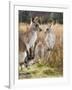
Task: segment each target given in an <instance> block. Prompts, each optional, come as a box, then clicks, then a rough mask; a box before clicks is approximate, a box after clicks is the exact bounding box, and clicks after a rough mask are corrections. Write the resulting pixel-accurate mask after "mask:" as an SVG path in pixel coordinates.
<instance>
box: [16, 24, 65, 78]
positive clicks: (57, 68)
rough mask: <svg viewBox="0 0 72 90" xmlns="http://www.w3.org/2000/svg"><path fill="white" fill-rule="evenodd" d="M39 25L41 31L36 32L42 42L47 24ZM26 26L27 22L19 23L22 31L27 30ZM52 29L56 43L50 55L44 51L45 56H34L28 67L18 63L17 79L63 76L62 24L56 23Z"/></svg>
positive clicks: (27, 26)
mask: <svg viewBox="0 0 72 90" xmlns="http://www.w3.org/2000/svg"><path fill="white" fill-rule="evenodd" d="M40 27H41V28H42V30H43V31H42V32H38V39H39V40H42V42H44V41H43V40H44V37H45V34H44V31H45V29H46V28H47V24H42V25H40ZM28 28H29V25H28V24H25V23H20V24H19V30H20V31H22V32H24V33H25V32H27V30H28ZM52 29H53V30H54V33H55V35H56V43H55V46H54V48H53V50H52V51H51V52H50V55H49V53H48V52H45V55H46V57H41V58H36V59H37V60H35V63H33V64H31V63H32V61H31V62H30V65H29V66H28V68H26V67H25V66H24V65H22V66H20V65H19V68H18V70H19V79H24V78H42V77H62V76H63V25H62V24H58V23H57V24H55V25H53V26H52ZM21 68H22V69H21Z"/></svg>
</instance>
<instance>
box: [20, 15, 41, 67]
mask: <svg viewBox="0 0 72 90" xmlns="http://www.w3.org/2000/svg"><path fill="white" fill-rule="evenodd" d="M28 29H29V30H28V31H27V32H26V33H24V32H21V31H20V32H19V43H20V42H21V45H22V46H23V47H24V49H23V50H24V51H23V52H26V53H24V56H25V57H24V59H25V60H24V63H25V65H26V67H27V66H28V62H29V61H30V60H31V59H33V58H34V56H35V47H36V43H37V42H36V40H37V31H41V29H40V27H39V18H38V17H35V18H32V20H31V23H30V27H29V28H28ZM21 45H20V46H21ZM20 46H19V48H20Z"/></svg>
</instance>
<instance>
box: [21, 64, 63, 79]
mask: <svg viewBox="0 0 72 90" xmlns="http://www.w3.org/2000/svg"><path fill="white" fill-rule="evenodd" d="M19 73H20V75H19V79H23V78H42V77H61V76H62V75H63V73H62V72H60V71H59V70H58V69H57V68H54V67H53V68H52V67H50V66H48V65H45V64H41V63H35V64H33V65H31V66H29V67H28V68H25V67H23V69H22V70H20V69H19Z"/></svg>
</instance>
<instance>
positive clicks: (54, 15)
mask: <svg viewBox="0 0 72 90" xmlns="http://www.w3.org/2000/svg"><path fill="white" fill-rule="evenodd" d="M35 16H38V17H40V21H41V24H46V23H48V21H49V20H53V21H54V22H56V23H59V24H63V13H62V12H40V11H23V10H19V22H24V23H30V21H31V18H32V17H35Z"/></svg>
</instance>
